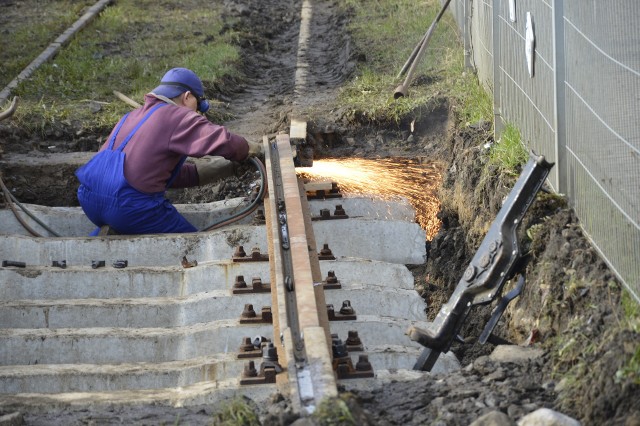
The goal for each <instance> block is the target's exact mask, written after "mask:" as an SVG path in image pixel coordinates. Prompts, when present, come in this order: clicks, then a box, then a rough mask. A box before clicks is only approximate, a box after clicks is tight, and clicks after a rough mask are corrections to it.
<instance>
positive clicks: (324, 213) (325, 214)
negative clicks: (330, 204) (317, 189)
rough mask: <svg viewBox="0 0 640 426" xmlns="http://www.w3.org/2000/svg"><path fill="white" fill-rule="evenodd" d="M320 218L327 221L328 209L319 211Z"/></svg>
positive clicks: (328, 216) (329, 212) (329, 214)
mask: <svg viewBox="0 0 640 426" xmlns="http://www.w3.org/2000/svg"><path fill="white" fill-rule="evenodd" d="M320 217H321V218H323V219H328V218H330V217H331V211H330V210H329V209H320Z"/></svg>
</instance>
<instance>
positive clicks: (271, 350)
mask: <svg viewBox="0 0 640 426" xmlns="http://www.w3.org/2000/svg"><path fill="white" fill-rule="evenodd" d="M262 359H263V360H264V361H274V362H278V349H277V348H276V347H275V345H274V344H273V343H269V344H267V345H266V346H265V347H264V348H262Z"/></svg>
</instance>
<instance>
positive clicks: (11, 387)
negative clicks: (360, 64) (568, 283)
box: [0, 1, 459, 413]
mask: <svg viewBox="0 0 640 426" xmlns="http://www.w3.org/2000/svg"><path fill="white" fill-rule="evenodd" d="M310 8H311V4H310V3H309V2H306V1H305V2H303V4H302V9H301V13H302V15H303V16H302V18H301V22H302V23H301V30H300V41H299V43H298V46H299V47H298V54H297V68H296V71H295V77H294V79H293V81H294V84H293V85H294V86H295V88H294V90H293V92H294V93H295V96H294V99H293V101H292V102H293V110H294V111H293V115H295V113H296V99H300V98H301V97H304V96H310V94H312V93H313V87H314V84H315V83H314V82H316V81H317V80H318V79H322V80H323V81H333V82H335V81H339V77H336V76H331V75H329V74H330V72H329V74H328V75H325V76H324V77H322V76H321V77H318V76H313V75H310V72H311V71H312V70H318V69H319V72H320V73H325V71H326V70H324V71H323V69H322V67H316V66H313V63H314V61H315V60H316V59H317V58H316V59H314V55H317V54H318V53H317V52H316V53H314V49H313V47H312V46H310V39H312V37H313V36H312V34H311V33H312V32H313V31H321V30H322V28H323V26H322V23H320V24H319V23H318V22H317V21H314V22H311V21H310V19H311V16H312V15H313V14H312V13H311V10H310ZM318 15H319V16H320V17H321V18H322V19H329V18H330V17H329V16H328V15H327V16H325V15H326V14H323V13H319V14H318ZM312 28H316V29H315V30H312ZM318 28H319V29H318ZM327 72H328V71H327ZM302 123H303V122H302V121H296V124H293V123H292V126H291V128H292V132H291V134H289V135H286V134H280V135H278V136H265V137H264V139H263V143H264V145H265V150H266V158H265V163H266V164H265V165H266V174H267V182H268V183H267V188H268V193H267V195H266V197H265V199H264V205H263V210H262V211H260V212H258V213H257V214H255V215H253V216H251V217H246V218H243V219H242V220H240V221H238V222H236V223H235V224H233V225H229V226H226V227H224V228H221V229H216V230H213V231H209V232H200V233H196V234H184V235H152V236H102V237H98V238H89V237H85V235H87V234H88V232H89V231H90V230H91V228H92V224H91V223H89V222H88V220H87V219H86V218H85V217H84V215H83V214H82V212H81V210H80V209H79V208H56V207H44V206H39V205H27V206H26V207H27V208H28V209H29V210H31V211H32V212H35V213H36V216H37V217H38V218H39V220H40V221H41V222H44V223H46V225H48V226H49V227H50V228H52V229H58V230H61V231H62V232H61V235H64V237H58V236H54V235H51V234H49V233H47V231H46V230H43V231H42V233H43V235H45V236H44V237H43V238H38V237H34V236H31V235H29V233H28V232H26V231H25V229H24V226H23V223H21V222H20V221H18V220H17V219H16V214H14V213H13V212H11V211H9V210H3V211H0V218H1V220H0V253H1V257H2V259H1V260H2V261H3V264H2V267H0V289H1V293H2V295H3V296H2V300H1V301H0V405H2V406H3V407H5V408H6V409H10V408H12V407H14V408H16V409H18V410H19V409H23V408H24V407H28V409H29V410H48V409H50V408H51V407H85V406H92V407H95V406H114V405H116V406H117V405H144V404H153V405H167V406H189V405H197V404H202V403H210V402H217V401H221V400H224V399H226V398H230V397H233V396H234V395H245V396H248V397H250V398H252V399H253V400H255V401H258V402H264V401H267V400H268V398H269V397H270V395H272V394H274V393H276V392H278V393H281V394H283V395H285V396H287V397H288V398H290V400H291V401H292V404H293V405H294V407H295V408H296V409H297V410H299V411H300V412H302V413H305V412H307V413H308V412H312V411H313V410H314V409H315V407H316V406H317V405H318V404H319V403H320V402H321V401H322V400H324V399H325V398H327V397H332V396H335V395H337V393H338V389H339V388H344V389H350V388H367V387H373V386H376V385H379V383H380V381H388V380H403V378H405V377H410V378H415V377H416V375H419V374H423V373H420V372H415V371H412V367H413V365H414V363H415V361H416V359H417V358H418V356H419V355H420V352H421V350H422V347H421V346H420V345H419V344H417V343H415V342H412V341H411V340H410V339H409V338H408V337H407V335H406V334H405V333H406V331H407V329H408V328H409V327H410V326H411V324H412V323H413V322H414V321H419V320H423V319H424V312H425V305H424V301H423V300H422V298H421V297H420V296H419V295H418V294H417V293H416V292H415V291H414V289H413V277H412V275H411V273H410V272H409V270H408V269H407V268H406V266H405V265H406V264H419V263H422V262H423V261H424V258H425V232H424V230H422V229H421V228H420V226H419V225H418V224H416V223H415V213H414V212H413V210H412V208H411V207H410V206H409V205H408V204H404V203H401V202H389V201H384V200H381V199H377V198H375V197H374V196H373V195H372V196H364V197H348V196H342V195H341V194H339V193H337V192H336V191H335V186H333V185H331V183H325V184H324V186H323V184H315V185H314V186H312V185H305V183H303V182H302V181H301V179H300V178H299V177H298V176H297V174H296V170H295V167H294V162H293V159H294V155H295V153H294V151H295V146H294V145H295V144H294V145H292V142H293V141H294V140H296V141H298V140H303V141H304V140H305V139H306V135H305V134H304V131H302V133H301V132H300V129H299V127H297V126H298V125H300V124H302ZM303 127H304V126H303ZM76 154H78V153H76ZM74 155H75V154H74ZM71 157H72V156H69V155H61V156H58V157H57V156H55V155H52V156H48V157H47V158H46V160H45V161H46V162H47V163H48V164H49V167H51V169H52V170H53V169H55V168H56V167H59V165H58V164H57V163H56V161H59V162H65V164H70V163H73V161H77V162H78V164H81V163H82V162H84V161H85V156H83V155H76V156H75V157H73V158H76V157H78V159H77V160H73V159H72V158H71ZM4 161H7V162H14V161H20V160H18V159H17V157H13V156H12V155H7V156H6V157H5V159H4ZM314 195H315V197H314ZM245 201H246V200H241V199H235V200H229V201H225V202H220V203H205V204H203V205H180V206H178V208H179V210H180V211H181V212H182V213H183V214H184V215H185V216H186V217H187V219H188V220H189V221H190V222H192V223H193V224H194V225H196V226H197V227H198V228H199V229H203V228H204V227H205V226H204V225H206V224H208V223H211V222H212V221H214V220H216V219H219V218H221V217H226V216H228V215H229V214H230V213H232V212H236V211H238V210H240V209H241V208H242V207H243V206H244V204H245ZM262 213H264V216H262ZM18 214H20V213H18ZM22 222H26V223H27V224H28V225H29V226H31V227H33V228H35V229H41V228H39V227H40V226H41V225H40V224H39V223H38V222H37V221H35V220H34V219H33V218H31V217H23V218H22ZM458 367H459V365H458V364H457V361H456V360H455V358H454V357H453V356H452V357H448V356H443V357H441V358H440V360H439V362H438V364H437V365H436V367H435V368H434V370H436V371H437V370H440V371H442V370H447V371H448V370H452V369H456V368H458Z"/></svg>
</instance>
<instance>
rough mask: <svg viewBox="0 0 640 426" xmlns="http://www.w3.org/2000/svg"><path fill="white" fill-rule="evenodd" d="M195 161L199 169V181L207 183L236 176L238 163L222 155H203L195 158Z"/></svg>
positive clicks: (202, 183)
mask: <svg viewBox="0 0 640 426" xmlns="http://www.w3.org/2000/svg"><path fill="white" fill-rule="evenodd" d="M193 162H194V163H195V165H196V170H197V171H198V183H199V184H200V185H207V184H209V183H213V182H215V181H218V180H220V179H225V178H228V177H231V176H236V174H237V171H238V166H239V165H238V163H236V162H234V161H229V160H227V159H224V158H222V157H210V156H206V157H202V158H194V159H193Z"/></svg>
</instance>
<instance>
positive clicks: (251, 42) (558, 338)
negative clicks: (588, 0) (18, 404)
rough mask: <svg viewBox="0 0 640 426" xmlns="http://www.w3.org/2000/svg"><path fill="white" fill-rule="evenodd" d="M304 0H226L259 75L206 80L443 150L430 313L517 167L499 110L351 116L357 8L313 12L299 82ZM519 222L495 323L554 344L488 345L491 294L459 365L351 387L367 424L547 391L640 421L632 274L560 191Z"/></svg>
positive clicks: (158, 413)
mask: <svg viewBox="0 0 640 426" xmlns="http://www.w3.org/2000/svg"><path fill="white" fill-rule="evenodd" d="M300 3H301V2H300V1H294V2H289V1H283V0H268V1H266V0H250V1H244V2H237V1H233V0H226V1H225V13H226V14H227V16H228V17H229V18H234V19H230V21H233V22H237V23H236V24H233V25H234V27H233V28H232V29H234V30H238V31H240V32H241V33H242V34H245V35H246V37H245V38H244V39H243V40H242V41H241V45H242V47H243V61H244V64H245V74H246V79H244V80H242V81H240V80H238V81H235V80H233V81H226V82H224V83H220V82H219V83H218V84H216V85H209V86H208V89H207V95H208V96H209V97H210V98H213V99H220V100H224V101H225V103H224V105H222V106H220V107H219V108H221V111H219V112H220V113H221V115H223V116H226V117H229V119H228V120H227V121H226V122H225V123H224V124H226V125H227V126H228V127H229V128H230V129H231V130H232V131H234V132H237V133H240V134H243V135H247V137H248V138H250V139H253V140H256V141H259V140H261V139H262V135H265V134H273V133H277V132H279V131H284V130H287V126H288V123H289V120H290V118H291V117H292V116H304V117H307V118H308V119H309V130H310V134H311V138H312V139H313V141H314V142H315V144H316V148H317V150H316V152H317V154H318V155H331V156H360V157H369V158H379V157H385V156H406V157H410V158H416V157H426V158H429V159H432V160H433V161H437V162H439V163H441V164H444V168H443V185H442V188H441V191H440V194H439V198H440V201H441V211H440V213H439V216H438V217H439V219H440V220H441V221H442V224H443V225H442V228H441V231H440V232H439V233H438V235H437V236H436V237H435V238H434V239H433V240H432V241H430V242H429V245H430V249H429V253H428V254H429V256H428V260H427V262H426V263H425V264H424V265H412V266H411V269H412V271H413V272H414V276H415V282H416V290H417V291H419V292H420V294H422V296H423V297H424V298H425V300H426V301H427V303H428V306H429V310H428V312H427V313H426V315H427V317H428V318H429V319H433V317H434V316H435V314H436V313H437V312H438V310H439V308H440V306H441V304H442V303H444V302H446V300H447V299H448V297H449V296H450V294H451V292H452V291H453V289H454V288H455V286H456V284H457V283H458V281H459V279H460V277H461V274H462V271H464V269H465V267H466V266H467V264H468V263H469V261H470V260H471V257H472V256H473V255H474V253H475V250H476V249H477V247H478V246H479V244H480V242H481V241H482V238H483V236H484V233H485V232H486V231H487V229H488V227H489V225H490V224H491V222H492V220H493V218H494V217H495V215H496V214H497V212H498V210H499V209H500V206H501V203H502V200H503V198H504V196H505V195H506V194H508V192H509V190H510V188H511V187H512V186H513V183H514V182H515V176H513V175H504V174H499V173H498V172H497V169H496V168H495V167H493V166H490V165H487V152H486V150H485V149H484V148H483V146H484V144H485V143H486V142H488V141H489V142H491V141H492V134H491V131H490V127H491V126H490V125H488V124H487V123H475V124H473V125H471V126H465V125H464V124H462V123H459V122H458V121H457V120H456V117H455V114H454V113H453V112H452V110H451V108H450V107H449V105H448V102H447V100H446V99H440V100H438V101H437V102H436V104H435V105H434V107H433V111H432V112H431V113H430V114H427V115H424V114H423V115H421V118H420V119H419V120H418V121H417V122H416V123H415V130H414V132H413V133H411V132H409V127H408V123H401V124H400V125H398V126H389V125H385V126H379V127H376V126H373V125H371V124H369V123H361V122H358V121H357V120H355V121H354V120H353V119H352V118H348V117H347V116H346V115H345V114H344V111H342V110H341V109H340V106H339V105H335V104H334V103H332V101H331V100H332V99H335V94H336V90H337V89H338V88H339V87H340V85H341V84H342V83H343V82H344V81H345V80H346V79H347V78H348V77H349V76H350V73H351V72H352V70H353V65H354V63H355V61H356V60H366V59H365V58H366V56H365V55H359V54H358V52H355V51H352V50H351V49H352V48H351V47H350V44H349V38H348V34H347V32H346V30H345V25H346V22H347V20H348V16H343V15H340V14H338V13H337V12H336V11H337V8H336V7H335V2H333V1H320V2H316V3H319V4H317V5H315V6H314V7H315V8H316V10H318V11H321V12H320V17H319V20H318V21H316V23H315V24H314V25H313V26H312V30H311V31H312V37H311V38H312V39H313V40H315V41H314V43H315V44H314V45H313V46H312V48H311V49H309V52H310V53H309V57H308V58H306V60H307V61H309V63H310V64H311V65H312V66H311V67H310V69H312V70H314V74H313V75H312V76H311V77H310V79H309V82H308V83H307V84H305V85H304V86H301V87H299V89H300V91H299V92H297V93H296V91H295V90H294V89H295V88H296V85H295V78H294V66H295V64H296V61H297V59H298V58H297V56H296V51H297V49H296V40H297V31H298V26H299V20H298V19H299V18H298V13H297V11H298V10H299V9H300ZM314 4H315V3H314ZM321 34H322V35H323V37H319V35H321ZM249 35H250V36H249ZM324 35H328V36H326V37H325V36H324ZM334 49H337V50H338V51H340V52H343V54H342V55H340V56H339V57H338V59H337V60H335V58H332V60H331V61H328V60H327V57H326V55H325V54H324V52H327V51H331V50H334ZM424 77H425V78H426V76H424ZM205 84H206V82H205ZM107 133H108V130H107ZM104 137H106V134H105V133H97V134H90V135H87V134H78V132H77V129H75V128H74V127H73V125H68V126H67V127H57V128H52V129H45V130H44V131H43V132H42V133H40V134H37V135H35V134H29V133H26V132H25V131H24V130H23V129H19V128H15V127H12V126H11V124H2V125H0V148H1V149H2V151H3V152H4V156H5V157H6V156H7V155H8V154H14V153H22V154H25V153H34V155H46V153H47V152H50V148H49V147H51V146H55V147H56V148H55V149H56V150H58V151H59V152H75V151H88V150H91V149H95V147H97V146H98V145H99V142H100V141H101V140H104ZM92 147H93V148H92ZM0 155H2V154H0ZM0 158H1V157H0ZM12 167H13V166H11V165H7V164H5V165H4V167H3V169H2V175H3V178H4V179H5V183H6V184H7V186H8V187H9V188H10V190H11V191H12V192H13V193H14V195H15V196H16V197H17V198H18V199H19V200H21V201H23V202H29V203H38V204H44V205H64V206H73V205H77V202H76V201H75V198H74V194H75V188H77V181H76V180H75V177H74V176H73V170H74V167H73V166H68V167H61V168H58V169H57V170H56V171H55V173H52V172H51V169H48V168H43V169H37V168H24V169H20V168H17V167H13V168H12ZM255 179H256V176H255V173H254V172H252V171H251V170H249V169H245V170H244V171H243V173H241V174H240V176H239V177H238V178H233V179H230V180H228V181H225V182H222V183H220V184H217V185H210V186H208V187H205V188H201V189H191V190H187V191H181V192H171V193H170V194H169V196H170V197H171V198H172V200H173V201H175V202H205V201H214V200H219V199H224V198H226V197H231V196H238V195H239V194H242V195H244V194H246V193H247V191H248V190H249V189H250V187H251V184H252V183H253V182H254V181H255ZM527 231H529V232H527ZM520 234H521V235H520V237H521V244H522V245H521V246H522V248H523V250H522V251H523V252H529V253H530V258H531V260H530V261H529V263H528V264H527V266H526V277H527V284H526V287H525V290H524V293H523V294H522V295H521V296H520V297H519V298H518V299H516V301H514V303H513V304H512V305H513V306H511V307H510V308H509V310H508V311H507V313H506V314H505V316H504V317H503V319H502V320H501V321H500V323H499V325H498V327H497V329H496V333H495V334H496V335H498V336H500V337H501V338H502V339H504V340H506V341H508V342H511V343H514V344H517V345H521V346H526V347H531V348H537V349H542V352H543V354H542V355H541V356H539V357H536V358H534V359H532V360H525V361H519V362H502V361H498V360H493V359H491V358H488V357H487V356H486V355H488V354H490V353H491V351H492V350H493V349H494V348H495V346H494V345H492V344H486V345H479V344H477V343H475V341H476V339H477V337H478V335H479V334H480V332H481V331H482V327H483V326H484V323H485V322H486V320H487V319H488V317H489V315H490V312H491V308H492V307H491V306H487V307H482V308H478V309H476V310H474V311H473V314H472V316H471V317H470V320H469V321H468V322H467V324H466V326H465V328H464V329H463V330H462V335H463V336H464V338H465V341H466V342H467V343H464V344H461V343H455V344H454V346H453V348H452V350H453V351H454V353H456V354H457V355H458V357H459V358H460V359H461V361H462V364H463V365H464V366H465V368H464V369H463V370H462V371H460V372H458V373H455V374H451V375H448V376H436V375H427V376H425V377H424V378H423V379H421V380H418V381H415V382H408V383H404V382H403V383H393V384H391V385H389V386H386V387H384V388H380V389H376V390H373V391H371V392H362V393H359V394H355V395H352V396H351V399H350V403H351V404H352V406H353V409H354V412H357V413H359V416H360V417H359V421H358V422H359V424H371V425H374V424H375V425H424V424H434V425H467V424H469V423H471V422H473V421H474V420H475V419H477V418H478V417H479V416H481V415H483V414H485V413H487V412H489V411H493V410H499V411H501V412H503V413H505V414H507V415H508V416H509V418H510V419H511V420H512V421H514V422H515V421H517V420H519V419H520V418H522V416H524V415H525V414H527V413H530V412H532V411H534V410H535V409H537V408H540V407H548V408H552V409H555V410H558V411H561V412H563V413H565V414H567V415H569V416H572V417H574V418H576V419H579V420H580V421H581V422H582V423H583V424H585V425H601V424H608V425H632V424H640V421H639V420H638V419H640V400H639V399H638V398H637V395H638V391H639V390H640V389H639V386H638V381H637V378H636V380H635V382H634V380H633V378H631V379H629V378H626V379H625V378H620V377H619V375H618V374H617V373H618V372H619V371H620V370H621V369H622V368H623V367H624V365H625V362H626V361H627V360H628V359H629V358H630V357H631V356H632V355H633V353H634V352H635V351H637V348H638V345H639V344H640V335H639V334H638V333H634V332H631V331H629V330H624V328H623V327H621V323H622V321H623V319H624V315H623V313H622V312H621V308H620V303H619V301H620V297H621V288H620V284H619V283H618V282H617V280H616V279H615V276H614V275H613V274H612V272H611V271H610V270H609V269H608V268H607V266H606V264H605V263H604V262H603V261H602V260H601V258H600V257H599V256H598V254H597V252H596V251H595V250H594V249H593V248H592V247H591V246H590V244H589V242H588V240H587V239H586V238H585V236H584V235H583V233H582V232H581V228H580V224H579V221H578V220H577V218H576V217H575V215H574V214H573V212H572V211H571V209H570V208H568V207H567V205H566V201H565V200H563V199H562V198H560V197H557V196H553V195H548V194H542V195H540V196H539V197H538V198H537V200H536V202H535V203H534V205H533V206H532V207H531V209H530V211H529V212H528V213H527V215H526V217H525V220H524V223H523V224H522V225H521V228H520ZM511 285H512V284H511ZM507 290H508V288H507ZM256 409H257V410H259V411H260V414H261V420H262V423H263V424H265V425H266V424H269V425H270V424H282V425H287V424H291V423H293V422H294V421H295V420H296V416H295V415H294V414H292V413H291V408H290V405H289V404H288V402H287V401H286V400H283V399H278V398H276V399H274V401H273V404H272V405H270V406H267V407H260V408H256ZM212 413H213V408H212V407H191V408H175V409H170V408H165V407H139V408H118V409H105V410H102V411H95V410H93V411H88V410H81V409H61V410H59V411H54V412H51V413H49V414H46V415H43V414H30V413H23V414H24V419H25V422H26V424H33V425H40V424H47V425H52V424H104V425H107V424H136V425H146V424H173V423H176V424H205V423H209V422H211V419H212V415H213V414H212ZM0 414H2V410H1V409H0Z"/></svg>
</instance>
